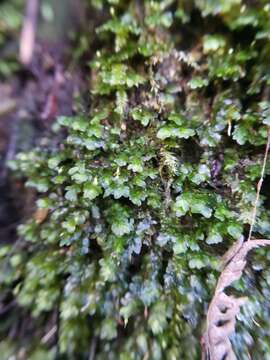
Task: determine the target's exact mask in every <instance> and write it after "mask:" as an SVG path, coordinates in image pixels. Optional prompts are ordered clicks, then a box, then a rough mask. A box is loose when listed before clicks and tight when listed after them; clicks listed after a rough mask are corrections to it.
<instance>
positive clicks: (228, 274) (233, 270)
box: [202, 239, 270, 360]
mask: <svg viewBox="0 0 270 360" xmlns="http://www.w3.org/2000/svg"><path fill="white" fill-rule="evenodd" d="M269 245H270V240H265V239H261V240H252V241H247V242H244V243H242V245H240V243H237V246H235V245H233V247H232V248H231V249H229V251H228V252H227V254H229V255H230V256H229V259H227V264H226V265H225V267H224V270H223V271H222V272H221V274H220V277H219V279H218V283H217V286H216V290H215V294H214V297H213V299H212V301H211V303H210V305H209V308H208V312H207V324H206V332H205V334H204V335H203V339H202V353H203V354H202V359H203V360H236V359H237V358H236V356H235V354H234V351H233V348H232V345H231V342H230V336H231V335H232V334H233V333H234V332H235V324H236V316H237V315H238V314H239V312H240V307H241V306H242V305H243V304H244V302H245V301H246V298H235V297H233V296H229V295H227V294H226V293H225V289H226V288H227V287H229V286H231V285H232V283H233V282H235V281H237V280H239V279H240V278H241V276H242V274H243V270H244V268H245V266H246V256H247V254H248V252H249V251H250V250H252V249H254V248H256V247H259V246H269Z"/></svg>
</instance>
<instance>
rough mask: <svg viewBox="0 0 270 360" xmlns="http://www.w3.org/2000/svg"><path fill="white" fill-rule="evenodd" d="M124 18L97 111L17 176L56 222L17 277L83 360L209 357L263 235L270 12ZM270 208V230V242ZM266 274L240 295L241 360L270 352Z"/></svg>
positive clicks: (75, 122) (66, 349)
mask: <svg viewBox="0 0 270 360" xmlns="http://www.w3.org/2000/svg"><path fill="white" fill-rule="evenodd" d="M95 3H96V5H98V6H99V7H100V6H101V5H102V2H97V1H95ZM109 4H110V6H111V14H112V17H111V19H110V20H108V22H106V23H105V24H104V25H103V26H101V27H100V28H99V30H98V34H99V35H98V36H100V37H101V38H102V43H103V45H102V47H101V49H100V51H98V52H97V54H96V57H95V60H94V61H93V63H92V79H91V83H92V88H91V91H92V92H93V102H92V108H91V111H90V112H89V114H84V115H80V114H78V116H74V117H70V118H66V117H62V118H60V119H59V120H58V125H57V126H55V130H57V131H58V132H61V128H62V127H64V128H66V129H67V131H68V135H67V137H66V138H65V139H64V140H63V141H62V143H61V145H60V146H59V148H56V149H54V148H52V149H50V148H49V149H47V148H42V149H37V150H35V151H33V152H31V153H29V154H22V155H20V156H19V157H18V159H17V161H15V162H13V163H12V167H13V168H14V169H18V170H20V171H23V173H24V174H25V175H26V176H27V177H28V178H29V180H28V182H27V184H28V185H29V186H31V187H34V188H36V189H37V191H38V192H39V200H38V202H37V206H38V207H41V208H45V209H47V210H48V216H47V217H46V219H45V220H44V221H43V222H42V223H37V222H36V221H35V220H30V221H29V222H28V223H27V224H25V225H23V226H21V227H20V234H21V236H22V237H23V239H24V241H25V250H24V253H23V256H25V257H26V258H27V262H25V261H19V262H18V261H12V262H10V265H9V267H10V269H11V270H9V271H12V272H13V273H14V275H13V276H14V278H15V279H19V280H18V285H17V286H16V288H15V294H16V299H17V301H18V302H19V303H20V304H22V305H23V306H25V307H27V308H28V309H29V311H31V313H32V314H33V316H42V314H44V312H50V311H51V312H52V311H54V310H55V309H57V308H58V309H60V310H59V311H60V320H59V322H60V325H59V343H60V351H61V353H62V354H63V356H64V358H67V359H72V358H82V359H83V358H85V357H87V354H88V351H89V344H90V343H91V341H92V340H93V339H97V342H98V346H97V348H96V352H97V354H96V358H97V359H100V360H101V359H105V358H106V359H121V360H137V359H138V360H139V359H153V360H159V359H170V360H173V359H192V360H194V359H199V358H200V355H199V353H200V336H201V334H202V331H203V322H204V317H205V310H206V307H207V304H208V303H209V301H210V299H211V294H212V292H213V289H214V286H215V280H216V276H217V274H218V269H219V255H221V254H222V253H223V252H224V251H225V249H227V248H228V247H229V246H230V245H231V244H232V243H233V241H234V240H235V239H238V238H239V237H240V236H242V235H246V234H247V231H248V228H249V223H250V219H251V212H252V208H253V205H254V200H255V196H256V181H257V180H258V178H259V176H260V164H261V162H262V158H263V151H264V149H263V146H262V145H264V144H265V142H266V138H267V125H269V103H268V102H267V101H266V99H265V94H267V91H268V90H267V89H268V88H267V86H268V83H269V76H268V75H267V69H268V64H269V44H268V42H267V36H266V35H263V34H267V32H268V26H269V25H268V24H269V7H268V6H267V3H266V2H264V1H258V4H255V5H248V2H246V3H244V2H241V0H230V1H227V0H226V1H211V0H203V1H199V0H196V1H188V2H185V1H179V2H178V1H173V0H172V1H168V0H164V1H144V2H141V3H139V2H134V1H125V2H124V1H123V2H122V1H109ZM104 6H107V5H106V4H105V5H104ZM267 20H268V21H267ZM209 22H212V28H211V32H210V33H208V32H207V31H208V30H207V29H208V27H207V26H206V25H207V24H209ZM180 26H181V27H180ZM181 29H184V31H186V32H187V33H188V34H193V33H195V35H193V36H191V35H190V39H189V38H185V37H182V32H181V31H182V30H181ZM225 30H226V31H225ZM245 34H248V35H247V36H249V39H248V40H249V41H245V36H246V35H245ZM193 37H194V38H193ZM112 39H113V41H112ZM182 49H186V50H185V51H183V50H182ZM54 136H58V135H57V133H56V134H55V135H54ZM267 172H268V173H269V168H268V170H267ZM266 195H267V194H265V196H266ZM264 200H265V197H264V196H262V197H261V204H260V209H259V214H258V215H259V217H258V221H257V223H256V229H255V230H256V233H257V234H258V235H260V236H269V233H270V230H269V229H270V225H269V224H270V223H269V201H268V202H267V201H264ZM33 244H34V245H33ZM12 252H13V253H14V252H15V254H16V253H17V250H12ZM264 254H265V253H263V255H261V256H260V254H259V255H257V258H256V260H255V262H254V263H255V264H256V266H258V269H259V270H261V269H264V268H266V267H267V264H268V265H269V262H268V260H267V257H265V256H264ZM254 267H255V266H254ZM255 270H256V269H255ZM255 270H254V272H250V274H249V276H248V277H246V278H244V279H243V280H241V283H239V284H238V285H237V287H238V290H241V291H244V292H245V293H247V294H250V302H249V305H248V307H247V308H244V312H245V313H244V314H242V315H241V318H240V321H239V331H238V334H237V336H236V337H235V339H234V343H235V347H236V351H237V352H238V353H241V359H249V351H251V352H252V356H253V357H254V358H267V357H269V354H270V353H269V349H268V347H267V341H266V340H265V341H262V339H264V338H265V339H267V338H268V337H269V335H270V334H269V332H270V328H269V321H268V319H269V310H268V309H269V300H268V299H269V296H268V295H269V294H268V292H269V291H268V287H269V286H268V285H267V276H268V275H267V274H265V276H266V278H264V277H263V276H262V274H261V272H258V271H255ZM255 278H256V284H257V285H258V287H257V289H254V288H253V287H252V286H250V285H249V284H250V281H252V279H253V281H254V279H255ZM2 286H6V285H5V284H4V282H2ZM260 287H261V288H262V289H263V290H262V292H259V288H260ZM59 304H60V305H59ZM255 317H256V322H257V323H260V327H257V328H255V325H254V324H252V321H251V320H252V319H253V318H255ZM251 336H253V337H254V339H253V340H252V341H251V340H250V339H251ZM91 339H92V340H91ZM94 341H96V340H94ZM35 344H36V340H35V339H33V344H30V346H29V347H30V348H32V347H33V348H34V347H35ZM48 348H49V347H48ZM48 354H49V353H48ZM48 358H49V355H48Z"/></svg>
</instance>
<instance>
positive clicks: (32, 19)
mask: <svg viewBox="0 0 270 360" xmlns="http://www.w3.org/2000/svg"><path fill="white" fill-rule="evenodd" d="M38 11H39V0H27V3H26V14H25V19H24V23H23V28H22V33H21V39H20V61H21V62H22V63H23V64H24V65H29V64H30V63H31V61H32V57H33V52H34V47H35V39H36V28H37V18H38Z"/></svg>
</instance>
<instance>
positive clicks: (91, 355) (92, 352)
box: [88, 336, 98, 360]
mask: <svg viewBox="0 0 270 360" xmlns="http://www.w3.org/2000/svg"><path fill="white" fill-rule="evenodd" d="M97 342H98V338H97V337H96V336H94V337H93V338H92V341H91V344H90V351H89V357H88V360H95V358H96V349H97Z"/></svg>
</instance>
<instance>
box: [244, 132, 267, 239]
mask: <svg viewBox="0 0 270 360" xmlns="http://www.w3.org/2000/svg"><path fill="white" fill-rule="evenodd" d="M269 147H270V127H268V138H267V144H266V147H265V152H264V159H263V166H262V170H261V177H260V180H259V181H258V184H257V193H256V199H255V203H254V208H253V211H252V217H251V223H250V228H249V234H248V238H247V241H250V240H251V236H252V232H253V228H254V225H255V221H256V215H257V208H258V203H259V199H260V192H261V188H262V184H263V178H264V174H265V168H266V163H267V159H268V153H269Z"/></svg>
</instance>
